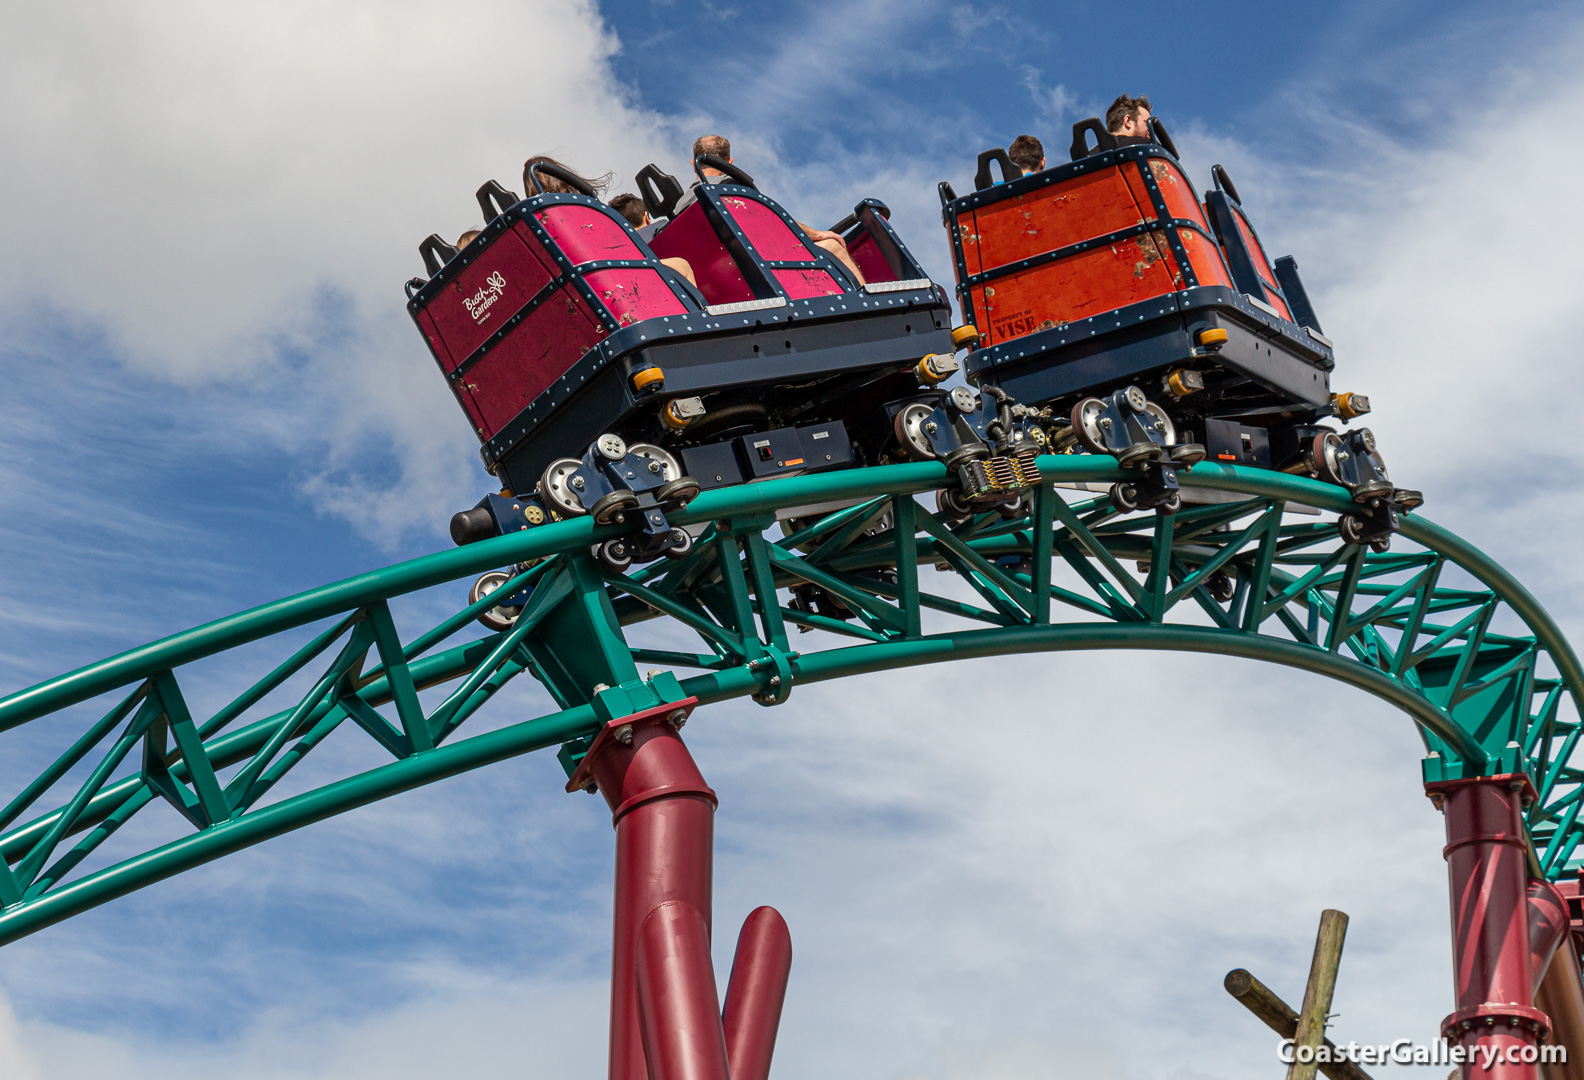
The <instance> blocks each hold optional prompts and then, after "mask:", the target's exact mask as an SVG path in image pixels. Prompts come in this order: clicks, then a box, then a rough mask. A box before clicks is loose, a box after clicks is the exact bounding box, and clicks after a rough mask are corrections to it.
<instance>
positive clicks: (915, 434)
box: [891, 401, 936, 461]
mask: <svg viewBox="0 0 1584 1080" xmlns="http://www.w3.org/2000/svg"><path fill="white" fill-rule="evenodd" d="M934 415H935V409H934V407H933V406H931V405H926V404H925V403H924V402H922V401H914V402H910V403H909V404H907V405H904V406H902V408H901V410H899V411H898V412H897V414H896V418H895V419H894V420H892V421H891V431H892V434H894V435H895V436H896V439H897V442H898V443H900V444H901V446H902V449H903V450H904V451H905V452H906V453H907V455H908V456H909V457H910V458H912V459H913V460H914V461H929V460H931V459H932V458H934V457H935V456H936V455H935V448H934V447H932V446H931V445H930V441H929V435H928V433H926V432H925V430H924V425H925V424H927V423H929V419H930V417H931V416H934Z"/></svg>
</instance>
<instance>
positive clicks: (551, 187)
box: [523, 154, 610, 197]
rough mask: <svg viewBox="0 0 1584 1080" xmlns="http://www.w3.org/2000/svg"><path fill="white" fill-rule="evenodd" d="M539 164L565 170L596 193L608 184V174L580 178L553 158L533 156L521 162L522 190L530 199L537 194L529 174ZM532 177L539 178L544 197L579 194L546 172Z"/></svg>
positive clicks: (542, 155)
mask: <svg viewBox="0 0 1584 1080" xmlns="http://www.w3.org/2000/svg"><path fill="white" fill-rule="evenodd" d="M540 164H544V165H555V166H557V167H558V168H562V169H566V171H567V172H569V173H572V175H573V176H576V177H577V178H578V179H579V180H581V181H583V182H584V183H585V184H587V185H588V186H589V187H591V188H593V189H594V191H595V192H596V193H598V192H601V191H604V190H605V187H606V185H607V184H609V183H610V173H606V174H605V175H604V176H581V175H579V174H578V173H577V172H575V171H573V170H572V169H567V167H566V166H565V165H562V164H561V163H560V162H559V161H557V160H556V159H555V158H553V157H548V156H546V155H544V154H535V155H534V156H533V157H531V158H529V159H528V160H527V161H525V162H523V189H524V190H525V191H527V192H528V194H529V196H530V197H532V196H534V195H537V194H538V193H539V192H538V190H537V189H536V188H535V187H534V181H533V176H532V175H530V174H532V173H533V167H534V166H535V165H540ZM534 175H537V176H538V177H539V186H540V187H542V188H544V191H545V194H546V195H576V194H579V192H578V190H577V188H575V187H573V186H572V185H571V184H569V183H567V182H566V181H565V180H562V179H561V178H560V177H556V176H551V175H550V174H549V173H548V172H541V173H537V174H534Z"/></svg>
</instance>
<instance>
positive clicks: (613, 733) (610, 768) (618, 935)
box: [567, 698, 724, 1080]
mask: <svg viewBox="0 0 1584 1080" xmlns="http://www.w3.org/2000/svg"><path fill="white" fill-rule="evenodd" d="M695 704H697V701H696V699H693V698H689V699H688V700H687V701H684V702H675V703H672V704H670V705H665V706H661V707H659V708H656V709H649V710H646V711H644V712H641V713H635V714H634V715H632V716H627V717H623V718H621V719H619V720H613V721H611V722H610V723H609V724H607V725H606V726H605V727H604V729H602V730H601V731H600V733H599V735H598V736H596V737H595V740H594V743H593V745H592V746H591V747H589V751H588V753H587V754H586V755H585V756H584V758H583V760H582V762H581V763H579V765H578V768H577V770H576V771H575V772H574V773H573V774H572V779H571V781H570V782H569V783H568V784H567V790H568V791H576V790H578V789H579V788H582V789H584V790H588V786H589V785H590V784H593V785H595V786H596V787H597V789H598V791H599V793H600V794H601V795H603V796H605V801H606V803H608V804H609V805H610V808H611V818H612V821H613V822H614V824H615V826H616V904H615V918H614V927H613V931H612V938H611V1016H610V1080H650V1072H649V1067H648V1064H647V1062H646V1059H645V1055H644V1046H643V1028H642V1018H641V1016H640V1013H639V1006H638V977H637V976H638V972H637V950H638V935H639V929H640V928H641V927H642V926H643V923H644V920H645V919H646V918H648V917H649V913H650V912H652V911H654V910H655V909H656V908H658V907H660V906H661V905H662V904H667V903H671V902H680V903H681V904H685V905H687V906H688V907H691V908H692V909H693V910H694V911H695V912H696V913H697V914H698V916H699V920H700V922H701V924H702V926H703V933H704V941H703V946H704V949H705V952H704V958H703V970H704V971H705V972H706V973H709V976H710V985H709V994H710V996H711V998H713V997H714V995H715V987H714V974H713V972H712V971H711V969H710V967H709V953H708V942H709V932H710V887H711V874H712V870H713V853H714V842H715V839H714V838H715V832H714V829H715V793H714V792H713V791H711V790H710V788H709V785H707V784H706V783H705V782H704V777H703V776H702V775H701V774H700V773H699V770H698V766H697V765H696V764H694V761H693V756H692V755H691V754H689V753H688V749H687V747H686V746H685V745H684V744H683V742H682V738H681V736H680V735H679V734H678V733H677V729H678V727H680V726H681V721H684V720H686V719H687V716H688V714H689V713H690V712H691V711H692V708H693V706H694V705H695ZM719 1022H720V1018H719V1016H718V1015H716V1017H715V1024H716V1028H717V1031H718V1030H719ZM719 1037H720V1036H717V1038H719ZM680 1075H688V1076H693V1075H698V1076H707V1075H709V1074H708V1073H683V1074H680ZM721 1080H724V1077H722V1078H721Z"/></svg>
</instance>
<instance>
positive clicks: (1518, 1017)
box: [1441, 1001, 1551, 1043]
mask: <svg viewBox="0 0 1584 1080" xmlns="http://www.w3.org/2000/svg"><path fill="white" fill-rule="evenodd" d="M1496 1027H1509V1028H1517V1029H1518V1030H1519V1031H1523V1032H1528V1033H1529V1034H1531V1035H1533V1036H1534V1038H1535V1039H1536V1041H1541V1040H1544V1039H1545V1037H1546V1036H1548V1035H1550V1034H1551V1018H1550V1017H1549V1016H1547V1015H1546V1014H1545V1013H1544V1012H1542V1011H1541V1010H1539V1009H1536V1008H1533V1007H1531V1006H1528V1005H1514V1004H1511V1003H1510V1002H1503V1001H1487V1002H1485V1003H1484V1004H1483V1005H1471V1006H1469V1007H1468V1008H1466V1009H1459V1010H1458V1011H1457V1012H1455V1013H1453V1014H1451V1015H1450V1016H1448V1017H1447V1018H1446V1019H1445V1020H1443V1021H1441V1037H1442V1038H1443V1039H1445V1040H1447V1041H1448V1042H1453V1043H1455V1042H1457V1041H1458V1040H1459V1039H1460V1038H1462V1037H1463V1036H1464V1035H1467V1034H1468V1033H1469V1032H1471V1031H1474V1030H1476V1029H1480V1028H1485V1029H1489V1028H1496Z"/></svg>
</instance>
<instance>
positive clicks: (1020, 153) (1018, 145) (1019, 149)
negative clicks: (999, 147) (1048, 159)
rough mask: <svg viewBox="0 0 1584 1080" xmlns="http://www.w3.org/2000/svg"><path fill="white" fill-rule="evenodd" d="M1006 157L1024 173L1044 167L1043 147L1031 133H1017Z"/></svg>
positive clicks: (1037, 170)
mask: <svg viewBox="0 0 1584 1080" xmlns="http://www.w3.org/2000/svg"><path fill="white" fill-rule="evenodd" d="M1007 157H1009V158H1011V159H1012V164H1014V165H1016V166H1017V167H1018V168H1020V169H1022V170H1023V172H1024V173H1031V172H1039V171H1040V170H1041V169H1043V168H1044V167H1045V147H1044V146H1043V145H1042V144H1041V143H1040V141H1039V140H1038V139H1036V138H1035V137H1034V136H1032V135H1019V136H1018V137H1017V138H1015V139H1013V140H1012V146H1011V148H1010V149H1008V150H1007Z"/></svg>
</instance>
